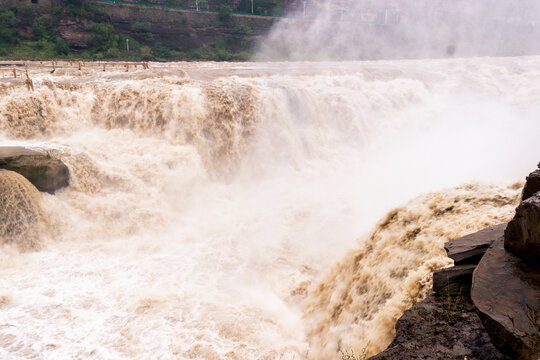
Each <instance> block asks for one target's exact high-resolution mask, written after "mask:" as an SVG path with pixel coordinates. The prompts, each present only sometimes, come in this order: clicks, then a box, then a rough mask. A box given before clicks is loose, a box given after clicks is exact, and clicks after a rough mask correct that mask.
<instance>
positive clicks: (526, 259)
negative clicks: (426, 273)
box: [471, 170, 540, 360]
mask: <svg viewBox="0 0 540 360" xmlns="http://www.w3.org/2000/svg"><path fill="white" fill-rule="evenodd" d="M539 178H540V171H539V170H536V171H534V172H532V173H531V174H530V175H529V176H528V177H527V183H526V185H525V188H524V190H523V195H522V201H521V203H520V204H519V206H518V207H517V209H516V215H515V216H514V218H513V219H512V220H511V221H510V222H509V223H508V226H507V228H506V230H505V232H504V236H501V237H499V238H498V239H497V240H496V241H495V243H494V244H493V245H492V246H491V247H490V248H489V249H488V251H487V252H486V254H485V255H484V257H483V258H482V260H481V261H480V263H479V265H478V267H477V268H476V270H475V271H474V274H473V282H472V290H471V298H472V301H473V303H474V305H475V307H476V309H477V311H478V314H479V316H480V319H481V320H482V323H483V324H484V327H485V328H486V330H487V332H488V334H489V336H490V337H491V340H492V342H493V344H494V345H495V346H496V347H497V348H498V349H499V350H500V351H501V352H503V353H505V354H507V355H509V356H511V357H512V358H513V359H524V360H539V359H540V181H539Z"/></svg>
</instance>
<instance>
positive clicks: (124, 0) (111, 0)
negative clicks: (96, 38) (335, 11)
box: [95, 0, 309, 19]
mask: <svg viewBox="0 0 540 360" xmlns="http://www.w3.org/2000/svg"><path fill="white" fill-rule="evenodd" d="M95 1H96V2H106V3H113V4H119V5H122V4H126V5H140V6H153V7H159V8H169V9H178V10H188V11H196V12H211V13H219V12H220V10H219V9H204V10H203V9H201V8H199V9H197V8H195V7H189V6H181V5H169V4H156V3H151V2H147V1H128V0H95ZM231 14H236V15H250V16H264V17H271V18H292V19H309V18H308V17H305V16H294V15H275V14H261V13H250V12H243V11H234V10H233V11H231Z"/></svg>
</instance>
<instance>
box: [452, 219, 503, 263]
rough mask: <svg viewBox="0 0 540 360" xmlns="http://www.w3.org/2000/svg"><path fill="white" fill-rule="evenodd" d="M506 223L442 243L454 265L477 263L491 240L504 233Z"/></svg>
mask: <svg viewBox="0 0 540 360" xmlns="http://www.w3.org/2000/svg"><path fill="white" fill-rule="evenodd" d="M506 226H507V223H504V224H500V225H496V226H492V227H489V228H486V229H484V230H480V231H478V232H475V233H473V234H470V235H467V236H463V237H461V238H458V239H455V240H451V241H449V242H447V243H446V244H445V245H444V249H445V250H446V252H447V254H448V257H449V258H451V259H452V260H454V265H462V264H478V263H479V262H480V259H481V258H482V256H484V253H485V252H486V250H487V249H488V248H489V247H490V246H491V244H492V243H493V241H495V240H496V239H498V238H499V237H501V236H502V235H503V234H504V230H505V229H506Z"/></svg>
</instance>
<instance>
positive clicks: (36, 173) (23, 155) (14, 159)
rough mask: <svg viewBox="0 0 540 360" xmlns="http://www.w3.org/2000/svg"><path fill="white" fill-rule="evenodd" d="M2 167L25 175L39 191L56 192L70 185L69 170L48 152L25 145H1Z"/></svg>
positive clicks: (0, 161)
mask: <svg viewBox="0 0 540 360" xmlns="http://www.w3.org/2000/svg"><path fill="white" fill-rule="evenodd" d="M0 169H5V170H10V171H14V172H16V173H18V174H20V175H22V176H24V177H25V178H26V179H28V181H30V182H31V183H32V184H33V185H34V186H35V187H36V188H37V189H38V190H39V191H42V192H48V193H51V194H52V193H54V192H55V191H57V190H59V189H61V188H63V187H66V186H68V185H69V170H68V168H67V166H66V165H65V164H64V163H63V162H62V161H60V160H58V159H55V158H53V157H51V156H50V155H49V154H48V153H46V152H40V151H34V150H30V149H27V148H24V147H13V146H9V147H0Z"/></svg>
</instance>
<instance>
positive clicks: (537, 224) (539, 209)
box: [504, 193, 540, 296]
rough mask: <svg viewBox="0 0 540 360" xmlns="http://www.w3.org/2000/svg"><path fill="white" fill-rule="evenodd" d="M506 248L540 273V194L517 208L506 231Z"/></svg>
mask: <svg viewBox="0 0 540 360" xmlns="http://www.w3.org/2000/svg"><path fill="white" fill-rule="evenodd" d="M504 248H505V249H506V250H507V251H510V252H511V253H513V254H514V255H516V256H518V257H520V258H521V259H523V261H525V262H526V263H527V264H528V265H529V266H531V267H533V268H535V269H536V271H540V193H536V194H535V195H533V196H531V197H529V198H528V199H527V200H524V201H522V202H521V204H519V206H518V207H517V209H516V216H515V217H514V218H513V219H512V221H510V222H509V223H508V227H507V228H506V231H505V240H504ZM539 296H540V295H539Z"/></svg>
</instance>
